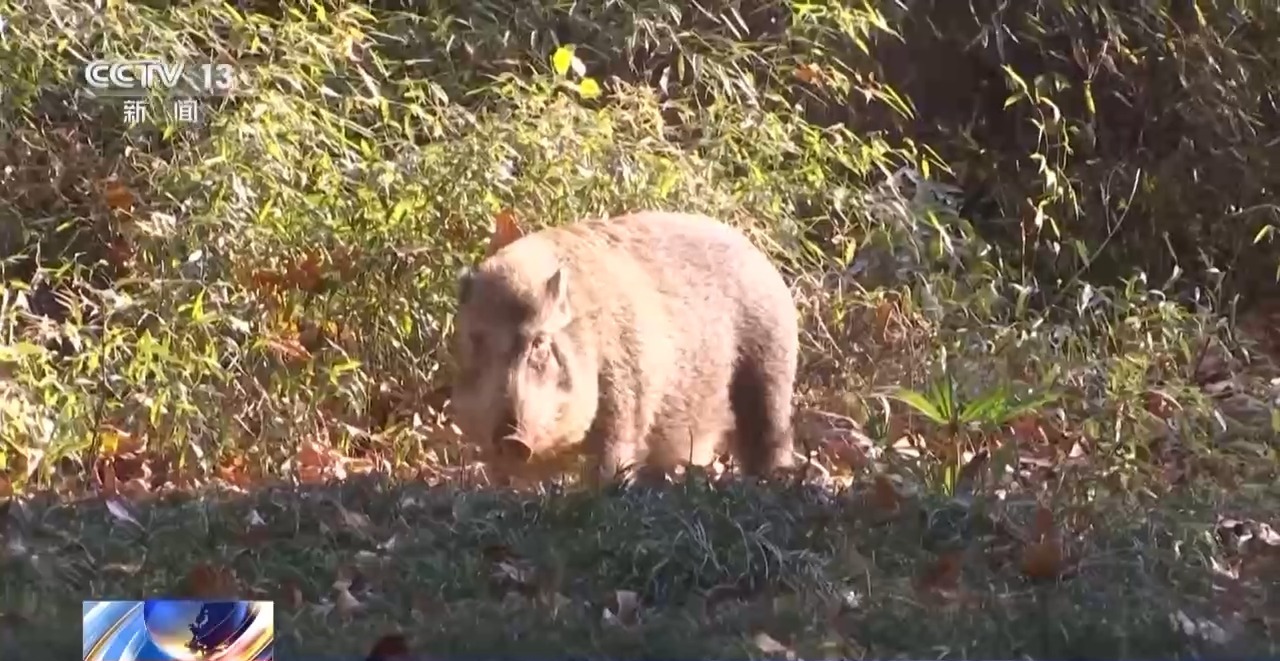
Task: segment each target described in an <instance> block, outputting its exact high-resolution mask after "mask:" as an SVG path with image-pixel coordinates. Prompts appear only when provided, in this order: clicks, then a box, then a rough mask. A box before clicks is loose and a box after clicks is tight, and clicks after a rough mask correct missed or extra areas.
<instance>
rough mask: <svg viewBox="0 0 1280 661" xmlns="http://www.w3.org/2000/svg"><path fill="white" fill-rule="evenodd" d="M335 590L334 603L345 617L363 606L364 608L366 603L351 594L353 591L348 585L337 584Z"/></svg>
mask: <svg viewBox="0 0 1280 661" xmlns="http://www.w3.org/2000/svg"><path fill="white" fill-rule="evenodd" d="M333 590H334V593H335V595H334V599H333V605H334V609H335V610H336V611H338V614H339V615H341V616H343V617H350V616H351V615H354V614H355V613H356V612H357V611H359V610H360V609H361V608H364V604H362V603H360V601H359V600H358V599H356V598H355V596H354V595H352V594H351V591H350V590H349V589H348V588H347V586H345V585H340V584H335V585H334V588H333Z"/></svg>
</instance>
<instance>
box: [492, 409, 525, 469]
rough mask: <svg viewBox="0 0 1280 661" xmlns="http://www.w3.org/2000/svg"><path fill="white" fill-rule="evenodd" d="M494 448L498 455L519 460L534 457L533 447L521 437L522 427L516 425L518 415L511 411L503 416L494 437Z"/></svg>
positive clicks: (522, 460)
mask: <svg viewBox="0 0 1280 661" xmlns="http://www.w3.org/2000/svg"><path fill="white" fill-rule="evenodd" d="M493 444H494V448H495V449H496V450H497V452H498V456H500V457H503V458H505V459H513V460H515V461H519V462H522V463H523V462H526V461H529V459H531V458H532V457H533V448H532V447H530V446H529V444H528V443H527V442H526V441H525V440H524V439H523V438H521V434H520V429H519V427H518V426H517V425H516V417H515V416H514V415H512V414H510V413H508V414H506V415H505V416H503V418H502V421H501V422H500V423H499V424H498V428H497V429H496V430H495V433H494V438H493Z"/></svg>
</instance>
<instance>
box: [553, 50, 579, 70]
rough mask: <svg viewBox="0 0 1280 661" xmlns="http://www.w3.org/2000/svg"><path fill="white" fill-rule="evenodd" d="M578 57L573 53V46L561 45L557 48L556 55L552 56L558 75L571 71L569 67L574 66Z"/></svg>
mask: <svg viewBox="0 0 1280 661" xmlns="http://www.w3.org/2000/svg"><path fill="white" fill-rule="evenodd" d="M574 59H576V58H575V57H574V55H573V46H561V47H559V48H557V49H556V52H555V54H554V55H552V56H551V66H552V67H553V68H555V70H556V75H557V76H563V75H565V74H567V73H569V67H571V66H573V61H574Z"/></svg>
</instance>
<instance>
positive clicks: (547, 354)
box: [529, 333, 551, 368]
mask: <svg viewBox="0 0 1280 661" xmlns="http://www.w3.org/2000/svg"><path fill="white" fill-rule="evenodd" d="M550 358H551V338H550V337H548V336H547V335H546V334H543V333H538V334H537V335H534V336H533V338H532V339H531V340H530V341H529V362H530V363H532V364H533V366H534V367H537V368H542V367H545V366H546V364H547V361H548V360H549V359H550Z"/></svg>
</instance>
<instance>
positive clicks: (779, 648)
mask: <svg viewBox="0 0 1280 661" xmlns="http://www.w3.org/2000/svg"><path fill="white" fill-rule="evenodd" d="M751 640H752V642H754V643H755V645H756V647H757V648H759V650H760V651H761V652H764V653H765V654H782V655H784V656H786V658H787V659H795V658H796V653H795V652H793V651H791V650H790V649H789V648H788V647H787V646H786V645H783V644H782V643H780V642H778V641H777V640H775V639H774V638H773V636H770V635H769V634H767V633H765V632H763V631H761V632H759V633H757V634H756V635H755V636H754V637H753V638H752V639H751Z"/></svg>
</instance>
